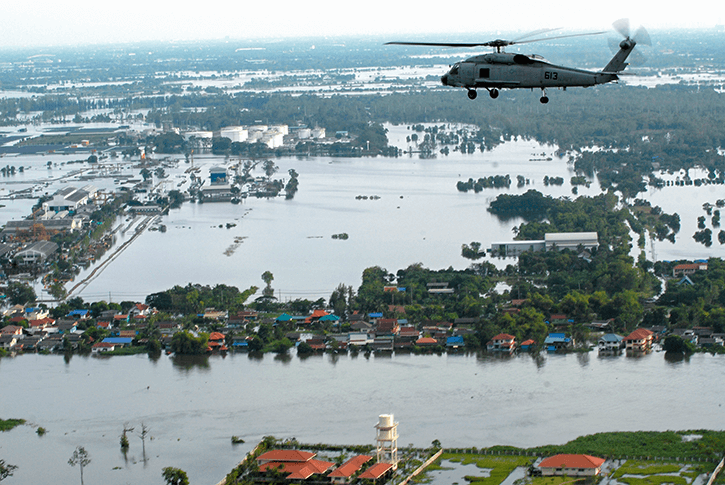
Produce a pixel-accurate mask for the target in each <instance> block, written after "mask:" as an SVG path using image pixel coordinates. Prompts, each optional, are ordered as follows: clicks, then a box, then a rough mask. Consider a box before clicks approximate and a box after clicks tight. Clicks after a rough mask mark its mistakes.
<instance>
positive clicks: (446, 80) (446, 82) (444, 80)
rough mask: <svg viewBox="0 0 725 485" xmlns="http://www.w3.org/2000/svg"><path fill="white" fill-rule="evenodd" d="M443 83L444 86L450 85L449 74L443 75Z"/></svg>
mask: <svg viewBox="0 0 725 485" xmlns="http://www.w3.org/2000/svg"><path fill="white" fill-rule="evenodd" d="M441 83H442V84H443V85H444V86H448V74H444V75H443V77H441Z"/></svg>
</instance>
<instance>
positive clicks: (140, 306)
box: [128, 303, 151, 318]
mask: <svg viewBox="0 0 725 485" xmlns="http://www.w3.org/2000/svg"><path fill="white" fill-rule="evenodd" d="M150 314H151V307H150V306H148V305H147V304H145V303H136V304H135V305H134V306H132V307H131V309H130V310H129V311H128V316H129V317H131V318H133V317H135V316H136V315H143V316H145V317H147V316H149V315H150Z"/></svg>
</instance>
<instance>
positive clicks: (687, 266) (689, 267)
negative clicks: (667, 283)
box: [672, 262, 707, 278]
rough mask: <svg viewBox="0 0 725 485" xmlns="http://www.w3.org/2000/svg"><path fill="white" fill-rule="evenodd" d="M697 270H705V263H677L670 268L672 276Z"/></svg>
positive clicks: (692, 272)
mask: <svg viewBox="0 0 725 485" xmlns="http://www.w3.org/2000/svg"><path fill="white" fill-rule="evenodd" d="M697 271H707V263H704V262H703V263H684V264H678V265H676V266H675V267H674V268H672V276H673V277H675V278H676V277H678V276H687V275H691V274H694V273H696V272H697Z"/></svg>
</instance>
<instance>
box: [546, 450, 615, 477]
mask: <svg viewBox="0 0 725 485" xmlns="http://www.w3.org/2000/svg"><path fill="white" fill-rule="evenodd" d="M604 462H605V460H604V458H597V457H596V456H590V455H567V454H562V455H554V456H551V457H549V458H545V459H543V460H541V463H539V465H538V468H539V469H540V470H541V474H542V475H544V476H552V475H566V476H568V477H593V476H596V475H599V473H600V472H601V471H602V465H603V464H604Z"/></svg>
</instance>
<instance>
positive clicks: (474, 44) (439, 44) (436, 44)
mask: <svg viewBox="0 0 725 485" xmlns="http://www.w3.org/2000/svg"><path fill="white" fill-rule="evenodd" d="M553 30H556V29H553ZM604 33H606V32H587V33H584V34H568V35H557V36H554V37H542V38H540V39H531V40H518V41H517V40H501V39H498V40H490V41H488V42H471V43H468V42H397V41H396V42H386V43H385V44H384V45H420V46H429V47H481V46H485V47H505V46H507V45H514V44H529V43H531V42H543V41H545V40H555V39H566V38H568V37H581V36H585V35H601V34H604ZM528 35H530V34H528Z"/></svg>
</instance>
